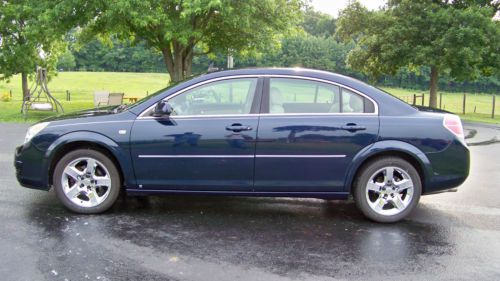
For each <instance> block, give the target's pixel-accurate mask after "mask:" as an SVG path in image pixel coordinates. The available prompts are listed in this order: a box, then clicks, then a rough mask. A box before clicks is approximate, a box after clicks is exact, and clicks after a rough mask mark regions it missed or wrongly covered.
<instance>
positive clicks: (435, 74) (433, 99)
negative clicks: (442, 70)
mask: <svg viewBox="0 0 500 281" xmlns="http://www.w3.org/2000/svg"><path fill="white" fill-rule="evenodd" d="M438 80H439V70H438V68H437V67H436V66H431V81H430V83H429V87H430V96H429V107H432V108H437V90H438Z"/></svg>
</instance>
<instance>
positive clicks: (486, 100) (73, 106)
mask: <svg viewBox="0 0 500 281" xmlns="http://www.w3.org/2000/svg"><path fill="white" fill-rule="evenodd" d="M168 81H169V76H168V74H161V73H127V72H60V73H59V74H58V76H56V77H53V78H52V79H51V81H50V82H49V85H48V86H49V89H50V91H51V92H52V94H53V95H54V96H55V97H56V98H57V99H58V100H59V101H60V102H61V104H62V105H63V107H64V111H65V112H71V111H76V110H82V109H87V108H92V107H94V103H93V93H94V92H95V91H99V90H106V91H110V92H123V93H125V96H126V97H138V98H141V97H144V96H146V95H147V94H148V93H149V94H151V93H153V92H155V91H157V90H160V89H162V88H164V87H166V86H167V84H168ZM30 85H31V83H30ZM10 90H12V95H13V96H12V100H11V101H8V102H3V101H0V121H1V122H25V120H24V117H23V116H22V114H21V113H20V110H21V103H22V95H21V80H20V76H19V75H18V76H15V77H13V78H12V79H11V80H10V82H9V83H7V82H5V81H0V97H1V96H2V94H4V93H8V92H9V91H10ZM66 90H69V91H70V93H71V101H66ZM384 90H386V91H388V92H389V93H391V94H393V95H395V96H398V97H400V98H401V99H403V100H405V101H407V102H410V103H411V102H412V100H413V94H418V95H419V94H422V93H425V100H424V102H425V105H428V103H429V101H428V98H429V94H428V93H427V92H423V91H415V90H408V89H400V88H384ZM462 102H463V93H449V92H443V98H442V108H443V109H445V110H448V111H451V112H455V113H459V115H460V117H461V118H462V119H463V120H468V121H476V122H485V123H496V124H500V105H499V104H500V96H499V95H497V105H496V110H495V112H496V116H497V117H496V118H495V119H492V118H491V109H492V108H491V106H492V95H487V94H468V95H467V100H466V114H465V115H462V114H461V113H462ZM417 103H418V104H420V103H421V102H420V100H418V101H417ZM438 103H439V101H438ZM54 114H55V113H53V112H36V111H30V112H29V113H28V119H27V120H26V122H35V121H37V120H40V119H42V118H44V117H48V116H51V115H54Z"/></svg>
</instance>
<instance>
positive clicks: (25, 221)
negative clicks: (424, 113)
mask: <svg viewBox="0 0 500 281" xmlns="http://www.w3.org/2000/svg"><path fill="white" fill-rule="evenodd" d="M26 128H27V126H26V125H20V124H0V220H1V226H0V276H2V277H1V278H2V280H347V279H349V280H383V279H388V278H391V279H393V280H402V279H405V280H429V279H439V280H471V279H474V280H499V279H500V196H499V194H500V161H499V157H500V144H498V143H495V142H488V143H489V144H487V145H474V146H471V147H470V149H471V153H472V169H471V175H470V177H469V179H468V180H467V181H466V182H465V183H464V184H463V185H462V186H461V187H460V188H459V192H457V193H445V194H438V195H433V196H425V197H423V198H422V200H421V203H420V205H419V207H418V208H417V209H416V211H415V212H414V213H413V214H412V215H411V216H410V217H409V218H408V219H407V220H405V221H403V222H400V223H397V224H390V225H382V224H376V223H372V222H370V221H367V220H366V219H364V218H363V216H362V215H361V213H360V212H359V211H358V210H357V209H356V208H355V206H354V203H353V202H352V201H346V202H344V201H324V200H315V199H290V198H239V197H205V196H203V197H199V196H198V197H189V196H164V197H157V196H154V197H144V198H142V197H140V198H124V199H120V200H119V202H118V203H117V204H116V206H115V207H113V209H112V210H111V211H110V212H107V213H105V214H103V215H75V214H72V213H69V212H68V211H66V210H65V209H64V208H63V207H62V206H61V204H59V202H58V201H57V199H56V198H55V195H54V192H52V191H51V192H43V191H36V190H29V189H25V188H21V187H20V186H19V184H18V183H17V181H16V180H15V176H14V168H13V163H12V162H13V151H14V147H15V146H16V145H17V144H19V143H21V142H22V140H23V138H24V134H25V131H26ZM467 129H468V131H467V132H470V131H471V130H476V134H475V137H474V138H477V140H478V141H477V142H478V143H480V142H482V139H481V137H480V136H482V137H483V138H484V139H491V136H495V137H496V136H497V135H498V132H500V131H499V130H498V128H496V127H480V126H477V125H470V124H469V125H467ZM488 134H489V135H488ZM487 135H488V136H487ZM474 138H472V139H469V142H471V143H473V142H474ZM483 144H484V143H483Z"/></svg>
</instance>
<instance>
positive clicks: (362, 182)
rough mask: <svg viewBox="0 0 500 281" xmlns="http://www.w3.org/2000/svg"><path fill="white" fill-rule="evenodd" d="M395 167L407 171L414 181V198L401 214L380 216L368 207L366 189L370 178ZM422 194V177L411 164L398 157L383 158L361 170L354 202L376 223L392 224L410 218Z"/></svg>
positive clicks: (355, 185) (356, 184)
mask: <svg viewBox="0 0 500 281" xmlns="http://www.w3.org/2000/svg"><path fill="white" fill-rule="evenodd" d="M388 166H394V167H397V168H400V169H402V170H404V171H406V172H407V173H408V174H409V175H410V177H411V180H412V181H413V198H412V201H411V202H410V204H409V205H408V206H407V207H406V209H404V210H403V211H402V212H401V213H399V214H396V215H392V216H384V215H381V214H378V213H377V212H375V211H374V210H372V208H371V207H370V206H369V205H368V199H367V198H366V194H365V192H366V191H365V189H366V184H367V183H368V181H369V180H370V177H371V176H372V175H373V174H374V173H375V172H376V171H377V170H380V169H382V168H384V167H388ZM421 194H422V181H421V179H420V175H419V173H418V171H417V170H416V169H415V167H413V165H412V164H410V163H409V162H408V161H406V160H404V159H402V158H398V157H381V158H377V159H375V160H372V161H370V162H368V163H367V164H365V165H363V167H362V168H361V172H360V173H359V176H358V177H357V178H356V180H355V182H354V191H353V195H354V200H355V202H356V205H357V207H358V208H359V209H360V210H361V212H363V214H364V215H365V216H366V217H367V218H369V219H371V220H373V221H376V222H382V223H392V222H397V221H399V220H402V219H403V218H405V217H406V216H408V215H409V214H410V213H411V212H412V211H413V210H414V209H415V207H416V206H417V205H418V202H419V200H420V195H421Z"/></svg>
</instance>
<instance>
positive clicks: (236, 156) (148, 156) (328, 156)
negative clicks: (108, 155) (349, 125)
mask: <svg viewBox="0 0 500 281" xmlns="http://www.w3.org/2000/svg"><path fill="white" fill-rule="evenodd" d="M346 156H347V155H345V154H338V155H335V154H331V155H280V154H276V155H261V154H258V155H250V154H247V155H189V154H187V155H164V154H162V155H152V154H148V155H143V154H141V155H138V157H139V158H345V157H346Z"/></svg>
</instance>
